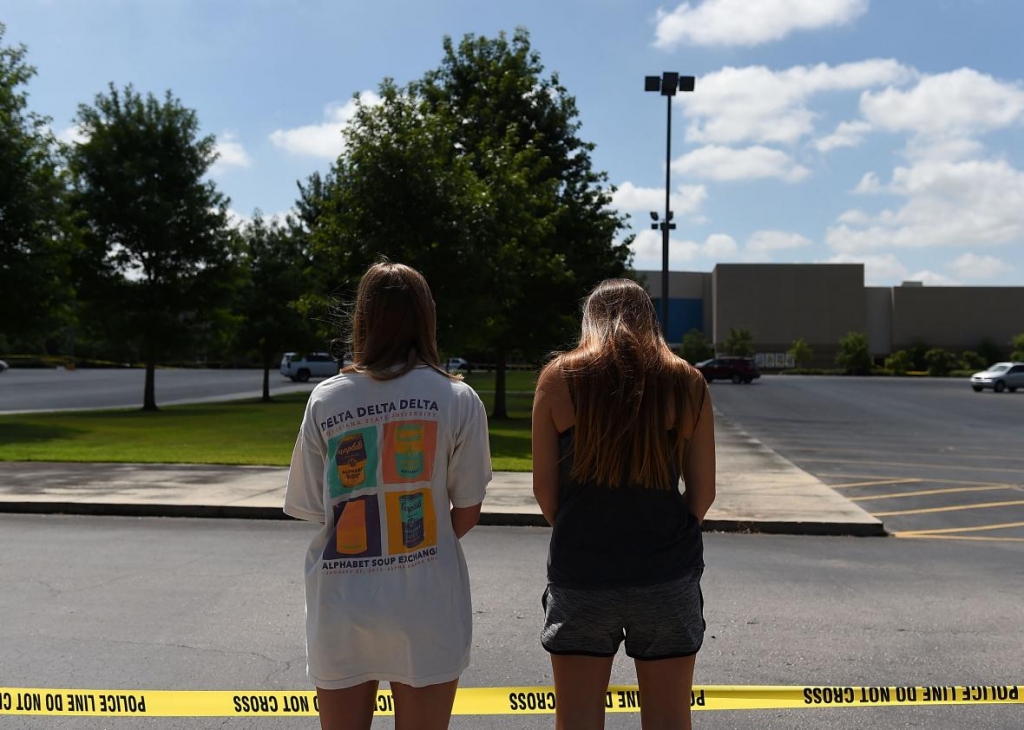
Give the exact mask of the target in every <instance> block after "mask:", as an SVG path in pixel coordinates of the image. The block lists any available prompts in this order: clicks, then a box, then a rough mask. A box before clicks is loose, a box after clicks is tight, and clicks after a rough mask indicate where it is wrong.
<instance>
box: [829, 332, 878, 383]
mask: <svg viewBox="0 0 1024 730" xmlns="http://www.w3.org/2000/svg"><path fill="white" fill-rule="evenodd" d="M836 365H838V366H840V367H841V368H843V370H845V371H846V373H847V374H848V375H869V374H870V373H871V368H872V365H873V363H872V361H871V352H870V350H869V348H868V336H867V335H866V334H864V333H863V332H848V333H846V336H845V337H843V338H842V339H841V340H839V352H838V353H836Z"/></svg>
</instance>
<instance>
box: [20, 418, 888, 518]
mask: <svg viewBox="0 0 1024 730" xmlns="http://www.w3.org/2000/svg"><path fill="white" fill-rule="evenodd" d="M716 431H717V434H716V436H717V444H716V453H717V458H718V497H717V499H716V500H715V504H714V506H713V507H712V508H711V511H710V512H709V513H708V515H707V518H706V519H705V521H704V528H705V529H706V530H711V531H727V532H765V533H779V534H797V535H858V536H869V535H884V534H885V530H884V527H883V526H882V523H881V522H879V521H878V520H877V519H876V518H874V517H872V516H871V515H869V514H868V513H867V512H865V511H864V510H863V509H861V508H860V507H858V506H857V505H855V504H853V503H852V502H850V501H848V500H847V499H846V498H844V497H842V496H840V495H839V493H838V492H836V491H835V490H833V489H830V488H829V487H827V486H826V485H825V484H823V483H822V482H821V481H819V480H818V479H817V478H815V477H814V476H812V475H810V474H808V473H807V472H805V471H803V470H802V469H799V468H797V467H796V466H795V465H794V464H792V463H791V462H789V461H787V460H786V459H784V458H782V457H781V456H779V455H778V454H777V453H775V452H774V451H772V450H771V449H769V448H768V447H766V446H765V445H764V444H762V443H761V442H760V441H757V440H756V439H753V438H751V437H750V436H748V435H747V434H745V433H743V432H742V431H740V430H738V429H736V428H735V427H733V426H732V425H731V424H729V422H728V421H726V420H725V419H724V418H721V417H718V418H717V419H716ZM286 473H287V469H284V468H281V467H255V466H209V465H189V464H88V463H52V462H0V512H22V513H25V512H33V513H62V514H102V515H132V516H155V517H230V518H241V519H288V518H287V517H286V516H285V515H284V513H283V512H282V511H281V505H282V503H283V501H284V484H285V475H286ZM480 522H481V524H485V525H538V526H543V525H546V524H547V523H546V522H545V520H544V517H543V516H542V515H541V513H540V510H539V509H538V508H537V505H536V503H535V502H534V500H533V491H532V486H531V476H530V474H529V473H528V472H495V474H494V481H492V482H491V484H490V486H489V487H488V491H487V499H486V500H485V502H484V508H483V515H482V517H481V521H480Z"/></svg>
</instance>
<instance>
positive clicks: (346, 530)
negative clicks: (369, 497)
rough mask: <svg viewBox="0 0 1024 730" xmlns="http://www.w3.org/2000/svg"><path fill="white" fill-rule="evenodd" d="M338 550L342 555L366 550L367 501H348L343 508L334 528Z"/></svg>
mask: <svg viewBox="0 0 1024 730" xmlns="http://www.w3.org/2000/svg"><path fill="white" fill-rule="evenodd" d="M334 539H335V543H336V546H337V549H338V552H339V553H340V554H342V555H359V554H361V553H364V552H366V502H364V501H362V500H357V501H355V502H348V503H347V504H346V505H345V506H344V507H343V508H342V513H341V516H340V517H339V518H338V524H337V526H336V527H335V529H334Z"/></svg>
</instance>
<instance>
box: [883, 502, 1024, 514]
mask: <svg viewBox="0 0 1024 730" xmlns="http://www.w3.org/2000/svg"><path fill="white" fill-rule="evenodd" d="M1019 504H1024V499H1018V500H1015V501H1013V502H983V503H981V504H958V505H953V506H951V507H926V508H924V509H907V510H901V511H898V512H872V514H873V515H874V516H875V517H898V516H900V515H924V514H931V513H933V512H958V511H960V510H968V509H991V508H992V507H1013V506H1015V505H1019Z"/></svg>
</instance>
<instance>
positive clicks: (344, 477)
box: [327, 426, 380, 498]
mask: <svg viewBox="0 0 1024 730" xmlns="http://www.w3.org/2000/svg"><path fill="white" fill-rule="evenodd" d="M328 448H329V452H328V453H329V457H330V460H331V462H332V463H333V464H334V466H335V468H334V469H331V470H329V471H328V475H327V476H328V481H329V482H330V486H331V497H332V498H338V497H342V496H344V495H346V494H350V493H351V492H352V490H355V489H367V488H370V487H376V486H377V464H378V463H379V461H380V459H379V457H378V453H379V452H378V450H377V427H376V426H370V427H368V428H359V429H356V430H354V431H346V432H344V433H342V434H340V435H338V436H335V437H334V438H332V439H331V440H330V441H329V442H328Z"/></svg>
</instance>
